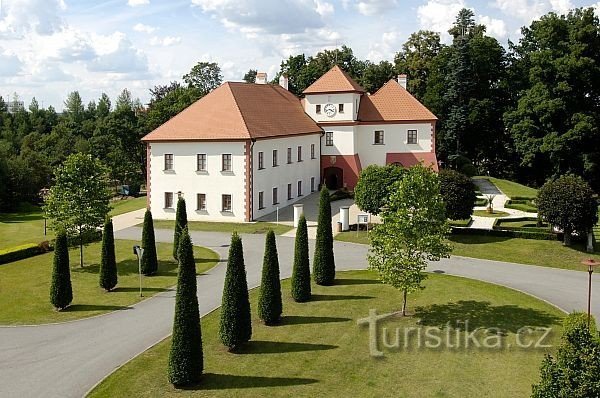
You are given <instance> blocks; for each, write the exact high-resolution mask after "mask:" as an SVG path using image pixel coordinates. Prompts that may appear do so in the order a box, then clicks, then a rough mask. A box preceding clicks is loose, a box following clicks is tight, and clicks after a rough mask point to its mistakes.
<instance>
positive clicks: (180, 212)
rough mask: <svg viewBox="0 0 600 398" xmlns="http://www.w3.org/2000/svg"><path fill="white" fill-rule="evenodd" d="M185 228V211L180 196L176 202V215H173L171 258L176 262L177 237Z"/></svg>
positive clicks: (183, 201)
mask: <svg viewBox="0 0 600 398" xmlns="http://www.w3.org/2000/svg"><path fill="white" fill-rule="evenodd" d="M185 227H187V211H186V210H185V199H183V197H182V196H180V197H179V199H178V200H177V213H175V231H174V233H173V258H174V259H175V260H177V250H178V248H179V237H180V236H181V231H183V229H184V228H185Z"/></svg>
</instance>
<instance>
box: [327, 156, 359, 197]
mask: <svg viewBox="0 0 600 398" xmlns="http://www.w3.org/2000/svg"><path fill="white" fill-rule="evenodd" d="M328 167H339V168H340V169H342V171H343V172H344V176H343V183H342V186H343V187H346V188H348V189H350V190H352V189H354V187H355V186H356V183H357V182H358V175H359V174H360V171H361V170H362V167H361V165H360V157H359V156H358V154H355V155H321V178H322V179H323V178H324V176H325V169H327V168H328ZM321 182H324V181H321Z"/></svg>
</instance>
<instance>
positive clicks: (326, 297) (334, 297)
mask: <svg viewBox="0 0 600 398" xmlns="http://www.w3.org/2000/svg"><path fill="white" fill-rule="evenodd" d="M373 298H375V297H373V296H354V295H345V294H313V295H312V296H311V299H310V300H311V301H343V300H370V299H373Z"/></svg>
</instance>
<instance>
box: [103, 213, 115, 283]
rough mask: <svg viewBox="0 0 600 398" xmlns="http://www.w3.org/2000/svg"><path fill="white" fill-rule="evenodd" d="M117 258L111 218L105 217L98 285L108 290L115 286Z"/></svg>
mask: <svg viewBox="0 0 600 398" xmlns="http://www.w3.org/2000/svg"><path fill="white" fill-rule="evenodd" d="M117 282H118V276H117V260H116V258H115V237H114V234H113V223H112V219H110V218H109V219H107V220H106V222H105V223H104V231H102V258H101V259H100V287H101V288H103V289H104V290H106V291H107V292H110V291H111V290H113V289H114V288H115V286H117Z"/></svg>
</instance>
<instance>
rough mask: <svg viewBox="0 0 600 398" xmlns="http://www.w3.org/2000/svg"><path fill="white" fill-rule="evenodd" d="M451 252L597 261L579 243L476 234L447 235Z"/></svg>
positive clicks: (563, 264) (551, 261) (537, 261)
mask: <svg viewBox="0 0 600 398" xmlns="http://www.w3.org/2000/svg"><path fill="white" fill-rule="evenodd" d="M335 239H336V240H339V241H343V242H352V243H360V244H365V245H368V244H369V238H368V237H367V233H366V232H364V231H361V232H359V234H358V236H356V231H351V232H342V233H340V234H338V235H336V237H335ZM450 243H451V244H452V246H453V251H452V254H453V255H456V256H464V257H473V258H482V259H486V260H496V261H506V262H511V263H519V264H529V265H541V266H545V267H553V268H564V269H571V270H578V271H584V270H585V267H584V266H583V265H581V264H580V262H581V260H583V259H585V258H590V257H591V258H594V259H595V260H597V261H600V250H598V249H596V253H595V254H589V253H587V252H586V251H585V248H584V247H583V246H582V245H573V246H572V247H564V246H563V245H562V242H558V241H550V240H535V239H521V238H504V237H495V236H480V235H451V236H450Z"/></svg>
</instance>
